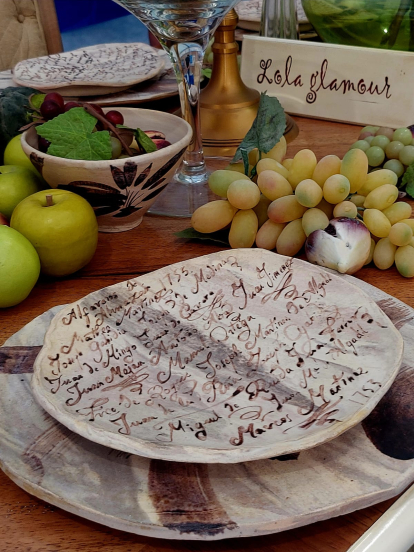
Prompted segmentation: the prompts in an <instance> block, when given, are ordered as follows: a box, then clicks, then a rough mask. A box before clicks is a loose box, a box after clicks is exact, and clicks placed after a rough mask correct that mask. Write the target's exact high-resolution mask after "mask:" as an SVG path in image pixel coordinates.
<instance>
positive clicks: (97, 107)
mask: <svg viewBox="0 0 414 552" xmlns="http://www.w3.org/2000/svg"><path fill="white" fill-rule="evenodd" d="M89 105H90V106H91V107H92V109H94V110H95V111H96V113H99V115H102V117H105V113H104V112H103V111H102V107H101V106H100V105H96V104H89Z"/></svg>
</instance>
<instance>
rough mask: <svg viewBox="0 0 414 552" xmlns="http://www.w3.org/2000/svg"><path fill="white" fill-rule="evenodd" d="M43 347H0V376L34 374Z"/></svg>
mask: <svg viewBox="0 0 414 552" xmlns="http://www.w3.org/2000/svg"><path fill="white" fill-rule="evenodd" d="M41 348H42V347H0V374H32V373H33V364H34V361H35V360H36V357H37V355H38V354H39V352H40V349H41Z"/></svg>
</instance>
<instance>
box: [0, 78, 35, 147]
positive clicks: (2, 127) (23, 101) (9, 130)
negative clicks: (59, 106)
mask: <svg viewBox="0 0 414 552" xmlns="http://www.w3.org/2000/svg"><path fill="white" fill-rule="evenodd" d="M36 92H37V90H35V89H34V88H27V87H24V86H22V87H14V86H9V87H8V88H5V89H4V90H2V91H1V92H0V157H2V156H3V151H4V149H5V147H6V146H7V144H8V142H9V141H10V140H11V139H12V138H13V137H14V136H16V135H17V134H19V129H20V128H21V127H22V126H24V125H26V124H27V123H29V117H28V114H27V110H28V108H29V97H30V96H31V95H32V94H35V93H36Z"/></svg>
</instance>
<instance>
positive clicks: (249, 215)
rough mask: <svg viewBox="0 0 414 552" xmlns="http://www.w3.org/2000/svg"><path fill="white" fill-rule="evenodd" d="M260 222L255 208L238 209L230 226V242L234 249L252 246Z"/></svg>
mask: <svg viewBox="0 0 414 552" xmlns="http://www.w3.org/2000/svg"><path fill="white" fill-rule="evenodd" d="M258 226H259V223H258V220H257V216H256V213H255V212H254V211H253V209H246V210H245V211H238V212H237V213H236V214H235V215H234V218H233V222H232V223H231V226H230V232H229V243H230V247H232V248H233V249H238V248H239V247H252V245H253V244H254V240H255V239H256V234H257V229H258Z"/></svg>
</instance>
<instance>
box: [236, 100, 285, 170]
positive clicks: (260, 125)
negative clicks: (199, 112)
mask: <svg viewBox="0 0 414 552" xmlns="http://www.w3.org/2000/svg"><path fill="white" fill-rule="evenodd" d="M285 129H286V116H285V112H284V110H283V107H282V106H281V105H280V103H279V100H278V99H277V98H275V97H271V96H268V95H267V94H266V93H262V94H261V95H260V103H259V109H258V111H257V115H256V118H255V120H254V121H253V124H252V126H251V128H250V130H249V131H248V133H247V134H246V136H245V137H244V139H243V141H242V143H241V144H240V145H239V147H238V148H237V151H236V154H235V156H234V157H233V160H232V163H236V162H237V161H240V159H243V162H244V165H245V171H246V166H247V172H246V174H248V154H249V153H250V152H251V151H252V150H254V149H256V148H257V149H258V150H259V151H261V152H264V153H267V152H269V151H270V150H271V149H272V148H273V147H274V146H275V145H276V144H277V143H278V142H279V140H280V139H281V138H282V136H283V134H284V132H285Z"/></svg>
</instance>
